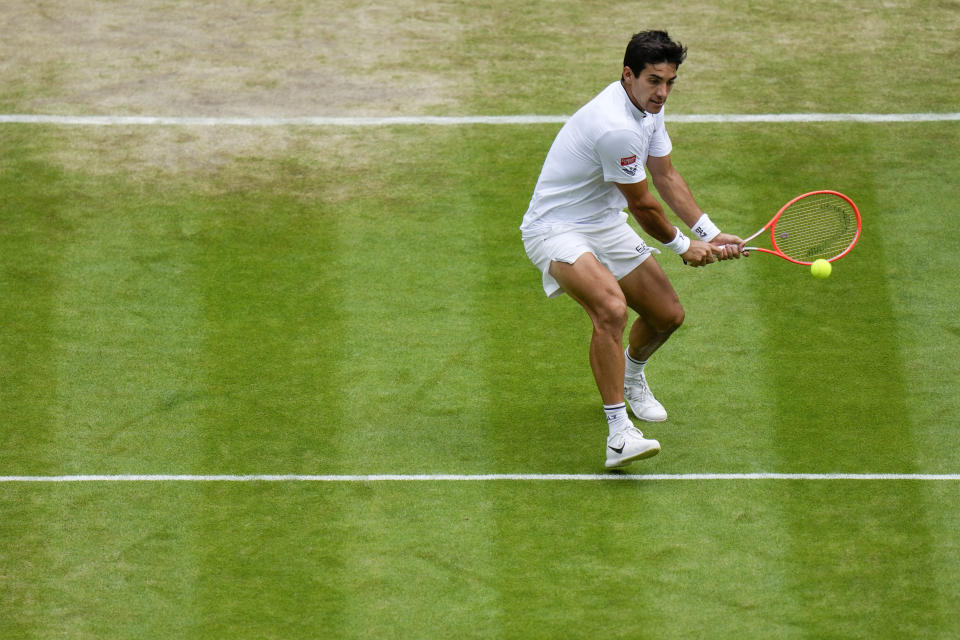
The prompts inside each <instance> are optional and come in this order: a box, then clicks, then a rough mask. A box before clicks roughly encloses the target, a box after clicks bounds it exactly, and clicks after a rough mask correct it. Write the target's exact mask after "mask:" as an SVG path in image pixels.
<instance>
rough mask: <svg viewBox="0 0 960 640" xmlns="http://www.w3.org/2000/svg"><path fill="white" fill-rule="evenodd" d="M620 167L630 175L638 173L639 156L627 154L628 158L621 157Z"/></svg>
mask: <svg viewBox="0 0 960 640" xmlns="http://www.w3.org/2000/svg"><path fill="white" fill-rule="evenodd" d="M620 168H621V169H623V172H624V173H625V174H627V175H628V176H635V175H637V169H638V168H639V167H638V166H637V156H635V155H633V156H627V157H626V158H620Z"/></svg>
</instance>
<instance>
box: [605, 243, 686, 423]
mask: <svg viewBox="0 0 960 640" xmlns="http://www.w3.org/2000/svg"><path fill="white" fill-rule="evenodd" d="M620 286H621V289H622V290H623V292H624V298H625V299H626V300H627V303H628V304H629V305H630V308H632V309H633V310H634V311H636V312H637V314H638V316H637V319H636V320H635V321H634V323H633V326H631V327H630V336H629V346H628V347H627V351H626V353H625V373H624V396H625V398H626V400H627V402H628V403H629V404H630V409H631V410H632V411H633V414H634V415H635V416H637V417H638V418H640V419H641V420H646V421H648V422H662V421H664V420H666V419H667V411H666V409H664V407H663V405H662V404H660V402H659V401H658V400H657V399H656V398H655V397H654V395H653V392H652V391H651V390H650V386H649V385H648V384H647V379H646V375H645V374H644V366H645V364H646V362H647V359H648V358H649V357H650V356H651V355H653V353H654V352H655V351H656V350H657V349H659V348H660V346H661V345H663V343H664V342H666V341H667V339H668V338H669V337H670V336H671V335H672V334H673V332H674V331H676V329H677V328H679V327H680V325H681V324H682V323H683V317H684V313H683V307H682V306H681V304H680V299H679V298H678V297H677V293H676V291H675V290H674V289H673V285H671V284H670V280H669V279H668V278H667V276H666V274H665V273H664V272H663V269H661V268H660V265H659V264H657V262H656V261H655V260H646V261H644V262H643V264H641V265H640V266H639V267H637V268H636V269H634V270H633V271H631V272H630V273H629V274H628V275H627V276H625V277H624V278H622V279H621V280H620Z"/></svg>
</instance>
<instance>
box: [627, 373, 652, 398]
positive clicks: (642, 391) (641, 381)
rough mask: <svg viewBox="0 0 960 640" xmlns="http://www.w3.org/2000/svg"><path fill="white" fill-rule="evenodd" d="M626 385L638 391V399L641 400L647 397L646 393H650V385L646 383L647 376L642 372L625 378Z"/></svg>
mask: <svg viewBox="0 0 960 640" xmlns="http://www.w3.org/2000/svg"><path fill="white" fill-rule="evenodd" d="M626 382H627V386H629V387H633V388H635V389H637V390H638V391H639V395H640V401H641V402H643V401H645V400H646V399H647V394H648V393H650V387H649V385H647V377H646V376H645V375H644V374H642V373H641V374H640V375H639V376H636V377H633V378H627V380H626Z"/></svg>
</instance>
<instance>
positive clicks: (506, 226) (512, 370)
mask: <svg viewBox="0 0 960 640" xmlns="http://www.w3.org/2000/svg"><path fill="white" fill-rule="evenodd" d="M0 19H2V20H0V24H4V25H6V26H5V27H3V29H4V33H3V37H2V38H0V80H2V81H0V113H2V114H50V115H78V116H79V115H156V116H161V115H163V116H181V117H187V116H210V117H229V116H249V117H296V116H313V115H316V116H357V115H359V116H390V115H409V116H424V115H518V114H539V115H569V114H570V113H572V112H573V111H574V110H575V109H576V108H578V107H579V106H580V105H581V104H582V103H584V102H585V101H586V100H588V99H590V98H591V97H593V96H594V95H595V94H596V93H597V92H598V91H599V90H600V89H602V88H603V87H604V86H606V85H607V84H608V83H609V82H611V81H613V80H615V79H616V78H617V77H618V75H619V73H620V61H621V60H622V55H623V48H624V47H625V45H626V42H627V40H628V39H629V37H630V35H631V34H632V33H633V32H635V31H639V30H641V29H644V28H665V29H667V30H669V31H670V33H671V35H672V36H674V37H675V38H676V39H677V40H680V41H681V42H683V43H684V44H686V45H688V46H689V48H690V54H689V57H688V59H687V62H686V63H685V64H684V65H683V66H682V67H681V68H680V80H679V82H678V85H677V88H676V89H675V90H674V92H673V94H672V95H671V97H670V100H669V101H668V104H667V115H668V118H669V116H670V115H680V114H767V113H772V114H776V113H882V114H902V113H937V114H949V113H956V112H960V101H958V97H957V96H958V95H960V79H958V76H957V74H956V73H955V69H956V67H957V63H958V62H960V50H958V48H957V42H958V35H960V28H958V27H960V4H958V3H957V2H955V1H953V0H948V1H942V2H921V1H919V0H900V1H891V2H886V3H883V4H882V5H879V6H878V5H876V3H872V2H866V1H859V0H858V1H854V2H843V3H840V2H832V1H826V0H814V1H812V2H807V3H803V4H802V5H796V6H792V5H784V4H783V3H780V2H773V1H766V0H763V1H758V2H751V3H749V11H747V10H746V9H745V8H744V7H743V6H742V5H741V4H737V3H732V2H706V1H698V2H692V3H685V4H683V5H682V6H677V7H669V6H651V5H649V3H631V2H628V3H626V4H624V5H622V6H618V7H611V6H609V5H606V4H603V3H599V2H594V1H592V0H591V1H588V2H567V1H566V0H562V1H558V2H532V3H528V4H522V5H516V4H508V3H505V2H500V1H499V0H492V1H489V2H480V3H458V2H415V1H413V0H404V1H400V2H398V3H391V4H390V5H385V4H377V3H368V4H364V3H357V2H349V1H346V0H343V1H341V2H328V1H326V0H323V1H319V2H308V1H306V0H300V1H298V0H277V1H276V2H263V3H248V2H241V1H240V0H229V1H227V2H222V3H215V4H205V5H197V6H194V4H193V3H186V2H173V1H165V0H150V1H148V2H132V1H126V0H121V1H119V2H106V1H93V0H68V1H67V2H62V3H56V4H53V5H51V4H47V3H12V4H11V6H6V5H5V6H4V7H3V8H0ZM559 127H560V125H559V124H526V125H460V126H437V125H405V126H379V127H364V126H352V127H351V126H80V125H50V124H14V123H3V124H0V145H2V149H3V153H2V154H0V478H3V479H5V481H3V482H0V540H2V544H0V611H2V613H0V637H3V638H10V639H20V638H23V639H26V638H44V639H47V638H71V639H73V638H77V639H79V638H131V637H136V638H151V637H152V638H226V637H233V638H278V639H280V638H283V639H286V638H357V639H359V638H598V637H606V638H651V639H654V638H656V639H659V638H694V637H702V638H773V637H775V638H797V639H800V638H804V639H805V638H870V639H874V638H953V637H957V636H960V622H958V618H957V616H956V612H957V611H958V610H960V592H958V590H957V587H956V585H957V583H958V582H960V536H958V533H957V532H958V531H960V506H958V505H960V481H957V480H918V479H899V480H893V479H891V480H827V479H820V480H746V479H744V480H630V479H628V480H624V479H622V477H620V476H617V477H618V478H620V479H618V480H609V481H548V480H539V481H511V480H488V481H429V480H428V481H417V482H363V481H360V482H296V481H285V482H262V481H261V482H226V481H208V482H176V481H165V482H164V481H160V482H142V481H141V482H110V481H99V482H41V483H36V482H19V481H11V480H12V479H13V478H14V477H17V476H50V477H54V476H64V475H74V474H75V475H91V474H93V475H99V474H103V475H111V476H112V475H122V474H132V475H144V474H174V475H179V474H198V475H224V474H312V475H315V474H321V475H366V474H401V475H408V474H578V475H579V474H583V475H588V474H599V473H603V469H602V466H603V459H604V458H603V455H604V450H603V447H604V444H605V442H604V438H605V426H604V422H603V415H602V411H601V410H600V402H599V395H598V393H597V391H596V388H595V386H594V383H593V379H592V376H591V373H590V369H589V364H588V361H587V345H588V341H589V334H590V327H589V322H588V320H587V318H586V316H585V314H583V312H582V311H581V310H580V308H579V307H578V306H577V305H576V304H575V303H574V302H573V301H572V300H570V299H569V298H566V297H564V298H560V299H558V300H547V299H546V298H545V297H544V296H543V293H542V290H541V288H540V284H539V274H538V273H537V271H536V270H535V269H534V267H533V266H532V265H531V264H529V262H528V261H527V258H526V256H525V255H524V253H523V248H522V245H521V243H520V237H519V231H518V229H517V227H518V225H519V224H520V218H521V216H522V214H523V212H524V210H525V209H526V206H527V202H528V200H529V197H530V195H531V193H532V189H533V185H534V183H535V181H536V177H537V175H538V172H539V169H540V166H541V163H542V161H543V158H544V156H545V154H546V152H547V149H548V148H549V145H550V143H551V142H552V140H553V137H554V135H555V134H556V132H557V130H558V129H559ZM668 130H669V132H670V135H671V137H672V139H673V143H674V151H673V154H672V155H673V161H674V164H675V165H676V166H677V167H678V168H679V169H680V171H681V173H682V174H683V175H684V177H685V178H686V179H687V181H688V182H689V183H690V185H691V187H692V190H693V192H694V195H695V196H696V197H697V199H698V202H699V203H700V205H701V206H702V207H703V209H704V210H705V211H708V212H710V215H711V217H712V218H713V219H714V220H715V221H716V222H717V223H718V224H720V226H721V227H722V228H724V229H725V230H729V231H731V232H734V233H739V234H740V235H743V236H746V235H748V234H750V233H752V231H754V230H755V229H757V228H759V227H760V226H761V225H762V224H764V223H765V222H766V221H767V220H768V219H769V218H770V216H771V215H772V214H773V213H774V212H775V211H776V210H777V209H778V208H779V206H780V205H781V204H782V203H783V202H785V201H787V200H788V199H790V198H792V197H793V196H795V195H797V194H799V193H802V192H804V191H809V190H812V189H818V188H827V189H836V190H838V191H842V192H844V193H846V194H847V195H849V196H850V197H852V198H853V200H854V201H855V202H856V203H857V204H858V206H859V207H860V210H861V213H862V215H863V221H864V229H863V235H862V237H861V239H860V242H859V244H858V245H857V247H856V248H855V249H854V250H853V252H852V253H851V254H850V255H849V256H848V257H846V258H844V259H843V260H841V261H839V262H838V263H836V264H835V265H834V270H833V275H832V276H831V277H830V278H829V279H827V280H823V281H820V280H815V279H814V278H812V277H811V276H810V274H809V271H808V270H806V269H803V268H800V267H796V266H793V265H790V264H788V263H787V262H785V261H782V260H779V259H776V258H773V257H772V256H766V255H755V256H752V257H750V258H749V259H746V260H740V261H736V262H728V263H722V264H716V265H712V266H711V267H708V268H705V269H697V270H694V269H690V268H688V267H684V266H683V265H682V264H681V263H680V261H679V260H677V259H675V258H673V259H671V256H670V255H668V254H664V255H661V256H660V257H659V260H660V263H661V264H662V265H663V266H664V269H665V270H666V271H667V272H668V274H669V275H670V277H671V279H672V281H673V283H674V286H675V287H676V289H677V291H678V293H679V294H680V297H681V300H682V302H683V303H684V306H685V309H686V314H687V316H686V317H687V319H686V323H685V325H684V326H683V327H682V328H681V329H680V330H679V331H678V332H677V333H676V334H675V335H674V337H673V338H672V339H671V340H670V342H669V343H668V344H667V345H666V346H665V347H664V348H663V349H662V350H661V351H660V352H658V353H657V354H656V355H655V357H654V359H652V360H651V362H650V365H649V367H648V376H649V380H650V383H651V386H652V387H653V389H654V391H655V392H656V393H657V397H658V398H659V399H660V400H661V401H662V402H663V403H664V405H665V406H666V407H667V409H668V411H669V412H670V419H669V421H668V422H666V423H663V424H658V425H649V426H643V428H644V432H645V433H647V434H648V435H650V436H652V437H656V438H658V439H659V440H660V442H661V444H662V446H663V451H662V453H661V454H660V455H658V456H657V457H655V458H652V459H650V460H648V461H642V462H640V463H636V464H634V465H633V466H631V467H628V469H627V471H626V473H627V474H630V475H637V476H642V475H650V474H676V475H685V474H710V473H761V472H767V473H806V474H836V473H853V474H862V473H897V474H957V473H960V455H958V453H957V448H956V446H955V442H956V428H957V425H958V422H960V400H958V396H957V389H958V388H960V376H958V373H957V366H956V363H957V361H958V358H960V323H958V321H957V320H956V309H957V308H958V306H960V295H958V290H957V286H956V276H955V274H956V270H957V265H958V259H957V251H956V249H957V247H958V242H957V240H956V238H955V234H954V233H953V232H952V230H951V220H952V218H953V216H954V210H955V208H956V203H957V202H958V201H960V186H958V182H957V180H956V176H957V175H960V158H958V155H957V152H956V150H957V149H958V148H960V122H957V120H955V119H954V120H945V121H925V122H880V123H864V122H793V123H728V122H719V123H683V122H675V123H673V124H670V122H669V120H668Z"/></svg>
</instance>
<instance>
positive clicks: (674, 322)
mask: <svg viewBox="0 0 960 640" xmlns="http://www.w3.org/2000/svg"><path fill="white" fill-rule="evenodd" d="M685 318H686V312H685V311H684V310H683V307H682V306H681V305H679V304H678V305H676V306H675V307H674V308H673V309H672V310H671V313H670V315H668V316H667V318H666V323H665V327H664V328H663V331H667V332H669V333H673V332H674V331H676V330H677V329H679V328H680V326H681V325H682V324H683V321H684V319H685Z"/></svg>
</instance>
